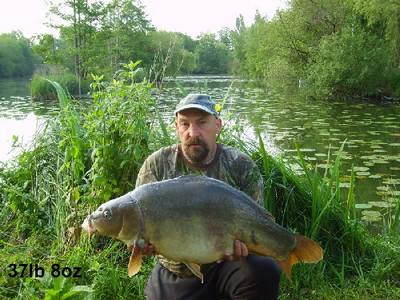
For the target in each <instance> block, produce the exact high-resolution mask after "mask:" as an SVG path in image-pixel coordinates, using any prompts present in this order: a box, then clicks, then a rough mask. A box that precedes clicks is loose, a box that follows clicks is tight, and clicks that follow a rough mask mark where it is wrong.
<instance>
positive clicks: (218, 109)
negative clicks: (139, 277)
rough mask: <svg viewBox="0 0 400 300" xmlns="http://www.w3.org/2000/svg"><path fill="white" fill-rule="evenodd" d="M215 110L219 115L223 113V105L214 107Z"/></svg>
mask: <svg viewBox="0 0 400 300" xmlns="http://www.w3.org/2000/svg"><path fill="white" fill-rule="evenodd" d="M214 109H215V111H216V112H217V113H220V112H221V109H222V106H221V104H219V103H217V104H215V105H214Z"/></svg>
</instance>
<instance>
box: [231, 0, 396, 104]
mask: <svg viewBox="0 0 400 300" xmlns="http://www.w3.org/2000/svg"><path fill="white" fill-rule="evenodd" d="M232 43H233V52H234V53H233V68H234V71H235V72H236V73H237V74H240V75H243V76H247V77H251V78H254V79H257V80H262V81H264V82H265V83H267V84H269V85H272V86H274V87H277V88H281V89H282V88H284V89H286V90H287V89H290V90H291V89H298V88H300V89H301V90H303V91H305V93H306V94H307V95H309V96H312V97H315V98H331V97H332V98H340V97H360V98H371V97H375V98H376V97H378V98H385V97H393V96H397V97H400V1H399V0H387V1H380V0H348V1H343V0H291V1H290V2H289V6H288V8H287V9H285V10H281V11H278V12H277V13H276V15H275V16H274V18H272V19H271V20H267V19H266V18H263V17H262V16H261V15H260V14H257V15H256V17H255V20H254V23H253V24H252V25H251V26H249V27H246V26H245V24H244V22H243V18H241V17H240V18H238V19H237V22H236V28H235V29H234V30H233V31H232Z"/></svg>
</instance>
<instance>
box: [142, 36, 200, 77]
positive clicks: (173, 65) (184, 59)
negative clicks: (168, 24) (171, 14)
mask: <svg viewBox="0 0 400 300" xmlns="http://www.w3.org/2000/svg"><path fill="white" fill-rule="evenodd" d="M149 37H150V39H151V49H150V52H151V53H152V55H153V63H152V66H151V68H150V80H153V81H157V82H160V81H162V79H163V77H164V76H176V75H179V74H189V73H191V72H192V71H193V70H194V68H195V66H196V62H195V55H194V54H193V53H192V52H190V51H188V50H186V49H185V47H184V42H185V39H184V37H182V35H181V34H177V33H174V32H167V31H154V32H151V33H150V35H149Z"/></svg>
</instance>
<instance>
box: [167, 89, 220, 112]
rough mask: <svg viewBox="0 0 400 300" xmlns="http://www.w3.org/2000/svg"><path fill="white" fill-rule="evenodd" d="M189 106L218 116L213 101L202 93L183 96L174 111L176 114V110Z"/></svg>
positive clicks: (179, 110)
mask: <svg viewBox="0 0 400 300" xmlns="http://www.w3.org/2000/svg"><path fill="white" fill-rule="evenodd" d="M189 108H197V109H200V110H202V111H205V112H207V113H209V114H211V115H214V116H216V117H219V114H218V112H217V111H216V110H215V103H214V101H212V100H211V96H209V95H204V94H189V95H187V96H186V97H185V98H183V99H182V100H181V101H180V102H179V103H178V105H177V106H176V109H175V111H174V114H175V115H176V114H177V113H178V112H181V111H182V110H185V109H189Z"/></svg>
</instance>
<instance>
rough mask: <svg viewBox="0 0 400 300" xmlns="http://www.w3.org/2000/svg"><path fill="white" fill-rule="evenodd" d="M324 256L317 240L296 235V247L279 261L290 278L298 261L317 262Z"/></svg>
mask: <svg viewBox="0 0 400 300" xmlns="http://www.w3.org/2000/svg"><path fill="white" fill-rule="evenodd" d="M322 257H323V251H322V248H321V247H320V246H319V245H318V243H316V242H315V241H313V240H311V239H309V238H307V237H305V236H302V235H300V234H298V235H296V247H295V248H294V249H293V250H292V252H291V253H290V254H289V257H288V258H287V259H286V260H282V261H278V264H279V265H280V267H281V268H282V271H283V273H285V274H286V276H287V277H288V278H289V279H290V278H291V275H292V266H293V265H294V264H296V263H298V262H302V263H317V262H319V261H320V260H321V259H322Z"/></svg>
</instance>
